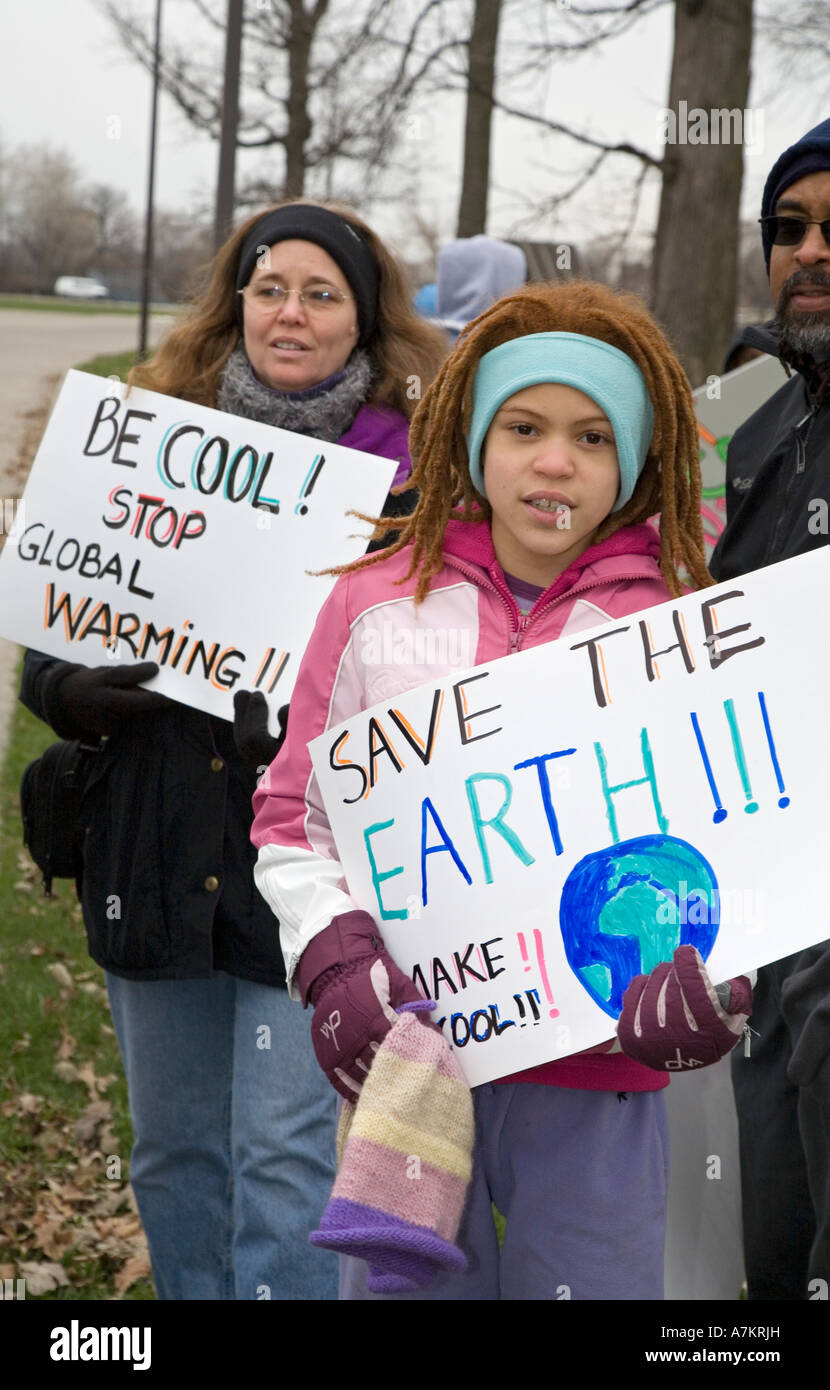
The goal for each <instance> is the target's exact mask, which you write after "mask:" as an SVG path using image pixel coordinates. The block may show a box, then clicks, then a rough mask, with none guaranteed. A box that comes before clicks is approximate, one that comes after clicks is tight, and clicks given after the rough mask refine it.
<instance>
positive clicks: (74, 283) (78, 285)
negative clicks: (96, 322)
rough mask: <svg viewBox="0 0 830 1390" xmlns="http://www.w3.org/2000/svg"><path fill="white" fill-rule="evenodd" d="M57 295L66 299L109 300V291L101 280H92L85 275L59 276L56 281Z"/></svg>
mask: <svg viewBox="0 0 830 1390" xmlns="http://www.w3.org/2000/svg"><path fill="white" fill-rule="evenodd" d="M55 294H59V295H61V296H62V298H64V299H108V298H109V290H108V289H107V287H106V285H102V284H101V281H100V280H91V279H88V278H87V277H86V276H83V275H59V276H58V278H57V280H56V281H55Z"/></svg>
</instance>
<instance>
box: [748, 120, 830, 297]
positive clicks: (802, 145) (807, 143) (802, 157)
mask: <svg viewBox="0 0 830 1390" xmlns="http://www.w3.org/2000/svg"><path fill="white" fill-rule="evenodd" d="M825 169H830V118H828V119H827V120H826V121H822V122H821V124H820V125H817V126H814V127H813V129H812V130H808V131H807V134H806V135H802V137H801V139H800V140H796V142H795V144H794V145H790V148H789V149H788V150H785V151H784V153H783V154H782V155H781V156H780V157H779V158H778V159H777V160H776V161H775V163H774V164H773V166H772V169H771V170H770V174H769V178H768V179H767V181H766V184H765V185H764V196H763V198H762V200H761V216H762V217H770V216H771V215H772V214H773V213H774V212H775V204H776V203H777V202H778V199H779V198H780V197H781V194H782V193H784V192H785V191H786V189H788V188H789V187H790V186H791V185H792V184H794V183H797V182H798V180H799V179H803V178H806V177H807V175H808V174H818V173H821V172H823V171H824V170H825ZM761 240H762V242H763V245H764V260H765V261H766V265H767V274H769V258H770V252H771V251H772V242H771V241H770V239H769V235H768V233H767V228H766V227H765V226H764V224H763V222H762V223H761Z"/></svg>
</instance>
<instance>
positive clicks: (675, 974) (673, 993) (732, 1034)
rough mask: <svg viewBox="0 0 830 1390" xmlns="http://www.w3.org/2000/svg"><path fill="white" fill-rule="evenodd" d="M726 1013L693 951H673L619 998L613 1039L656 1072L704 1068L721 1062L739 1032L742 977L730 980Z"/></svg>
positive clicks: (745, 1004) (747, 999) (748, 991)
mask: <svg viewBox="0 0 830 1390" xmlns="http://www.w3.org/2000/svg"><path fill="white" fill-rule="evenodd" d="M729 984H730V986H731V991H730V998H729V1001H728V1006H727V1008H724V1007H723V1006H722V1005H721V1002H720V999H719V998H718V995H717V993H716V992H715V986H714V985H713V984H712V981H711V980H710V979H709V976H708V975H707V973H706V967H705V966H704V964H703V960H702V958H701V955H700V952H699V951H698V950H697V949H696V948H695V947H694V946H678V948H677V950H676V951H675V953H674V956H673V958H672V960H671V962H670V963H669V962H668V961H664V962H662V964H660V965H658V966H655V968H654V970H652V972H651V974H650V975H637V976H636V977H635V978H634V979H633V980H632V981H631V984H630V985H629V986H628V989H627V990H626V992H625V994H624V995H623V1006H622V1013H621V1014H620V1017H619V1021H618V1023H617V1037H618V1038H619V1040H620V1046H621V1047H622V1050H623V1052H624V1053H625V1054H626V1056H628V1057H633V1058H634V1060H635V1061H637V1062H642V1063H643V1064H644V1065H645V1066H647V1067H653V1068H654V1070H655V1071H681V1070H682V1069H683V1068H684V1067H708V1066H710V1065H711V1064H712V1062H717V1061H718V1060H719V1058H721V1057H725V1056H726V1054H727V1052H731V1051H732V1048H733V1047H734V1046H735V1044H736V1042H737V1041H738V1039H739V1037H740V1036H741V1033H742V1032H743V1030H744V1025H745V1023H746V1021H747V1018H748V1017H749V1011H750V1009H751V1007H752V988H751V986H750V983H749V980H748V979H747V978H746V976H745V975H738V977H737V978H736V979H734V980H730V981H729Z"/></svg>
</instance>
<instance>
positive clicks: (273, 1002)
mask: <svg viewBox="0 0 830 1390" xmlns="http://www.w3.org/2000/svg"><path fill="white" fill-rule="evenodd" d="M107 988H108V991H109V998H110V1006H111V1009H112V1016H113V1022H114V1024H115V1030H116V1033H117V1035H118V1042H119V1046H120V1048H121V1055H122V1057H123V1059H124V1068H125V1071H126V1073H127V1085H128V1088H129V1096H130V1111H131V1114H132V1120H133V1130H134V1133H135V1145H134V1147H133V1153H132V1160H131V1172H130V1178H131V1182H132V1185H133V1191H134V1192H135V1195H136V1201H137V1202H138V1208H139V1211H140V1213H141V1220H142V1222H143V1224H144V1230H145V1232H146V1235H147V1242H148V1245H149V1247H150V1257H151V1260H152V1264H153V1277H154V1279H155V1283H156V1289H157V1292H158V1296H159V1298H162V1299H267V1298H271V1299H334V1298H336V1297H337V1261H336V1259H335V1257H334V1256H333V1255H331V1254H329V1253H328V1252H327V1251H323V1250H315V1249H314V1247H313V1246H311V1245H309V1243H308V1236H309V1232H310V1231H312V1230H313V1229H314V1227H315V1226H316V1225H317V1223H318V1221H319V1218H320V1216H321V1214H322V1211H323V1208H324V1207H325V1204H326V1202H327V1200H328V1197H329V1194H330V1192H331V1187H332V1184H333V1182H334V1123H335V1114H334V1110H335V1095H334V1092H333V1091H332V1089H331V1088H330V1086H329V1084H328V1082H327V1081H326V1079H325V1077H324V1075H323V1073H322V1072H321V1071H320V1070H319V1068H318V1066H317V1062H316V1059H315V1057H314V1051H313V1049H312V1046H311V1039H310V1037H309V1028H308V1015H307V1014H306V1013H305V1011H304V1010H303V1009H302V1008H301V1007H300V1005H299V1004H295V1003H293V1002H292V1001H291V1000H290V999H289V998H288V995H287V994H286V992H285V990H282V989H275V988H272V987H271V986H269V985H261V984H254V983H252V982H251V981H248V980H240V979H236V978H234V977H232V976H230V975H225V974H216V975H214V976H213V977H212V978H211V979H208V980H150V981H145V980H123V979H121V978H120V977H118V976H115V975H110V974H108V975H107Z"/></svg>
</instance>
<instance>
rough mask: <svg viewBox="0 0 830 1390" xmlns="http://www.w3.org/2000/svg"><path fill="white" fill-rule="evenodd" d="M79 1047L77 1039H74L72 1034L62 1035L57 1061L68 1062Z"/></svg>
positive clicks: (56, 1056)
mask: <svg viewBox="0 0 830 1390" xmlns="http://www.w3.org/2000/svg"><path fill="white" fill-rule="evenodd" d="M77 1046H78V1039H77V1038H73V1036H72V1034H71V1033H62V1034H61V1040H60V1042H59V1043H58V1046H57V1050H56V1052H55V1061H56V1062H68V1061H69V1058H70V1057H71V1056H72V1054H73V1053H74V1051H75V1048H76V1047H77Z"/></svg>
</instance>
